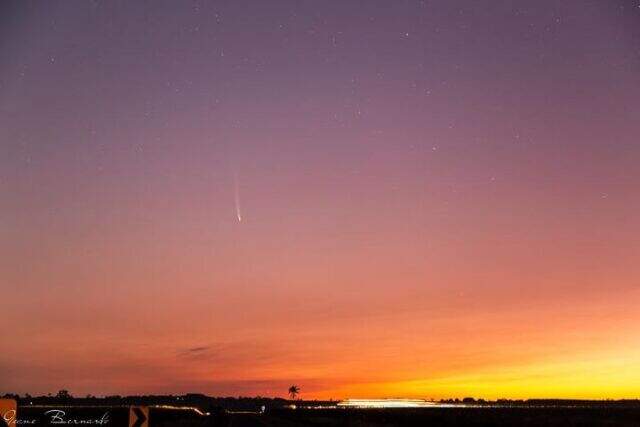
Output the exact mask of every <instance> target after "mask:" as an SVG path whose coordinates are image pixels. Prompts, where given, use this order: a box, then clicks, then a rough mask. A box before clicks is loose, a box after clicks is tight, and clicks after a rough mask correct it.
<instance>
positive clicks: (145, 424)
mask: <svg viewBox="0 0 640 427" xmlns="http://www.w3.org/2000/svg"><path fill="white" fill-rule="evenodd" d="M129 427H149V407H148V406H131V407H130V408H129Z"/></svg>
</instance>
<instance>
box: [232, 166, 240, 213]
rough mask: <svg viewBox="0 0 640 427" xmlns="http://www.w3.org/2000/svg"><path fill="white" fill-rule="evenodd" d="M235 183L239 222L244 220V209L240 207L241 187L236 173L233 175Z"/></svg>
mask: <svg viewBox="0 0 640 427" xmlns="http://www.w3.org/2000/svg"><path fill="white" fill-rule="evenodd" d="M233 185H234V190H235V191H234V193H235V201H236V218H238V222H242V211H241V209H240V188H239V186H238V174H234V176H233Z"/></svg>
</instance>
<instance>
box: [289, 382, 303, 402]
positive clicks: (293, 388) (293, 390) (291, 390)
mask: <svg viewBox="0 0 640 427" xmlns="http://www.w3.org/2000/svg"><path fill="white" fill-rule="evenodd" d="M299 393H300V387H298V386H297V385H295V384H294V385H292V386H291V387H289V396H291V400H295V399H296V396H297V395H298V394H299Z"/></svg>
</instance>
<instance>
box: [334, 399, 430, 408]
mask: <svg viewBox="0 0 640 427" xmlns="http://www.w3.org/2000/svg"><path fill="white" fill-rule="evenodd" d="M434 405H435V404H434V403H433V402H427V401H426V400H423V399H346V400H343V401H341V402H339V403H338V406H339V407H343V408H424V407H427V406H434Z"/></svg>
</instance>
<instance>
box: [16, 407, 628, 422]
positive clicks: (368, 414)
mask: <svg viewBox="0 0 640 427" xmlns="http://www.w3.org/2000/svg"><path fill="white" fill-rule="evenodd" d="M46 409H47V408H37V407H31V408H22V409H21V415H20V416H19V418H20V419H22V420H32V421H33V420H35V422H34V423H31V424H30V425H41V426H44V425H56V424H52V423H51V422H50V420H49V419H48V417H47V416H45V415H44V412H45V410H46ZM63 409H66V412H67V414H66V418H67V419H69V420H73V419H79V420H98V419H100V418H101V417H102V416H103V415H104V413H105V412H108V413H109V415H108V420H109V421H108V423H106V424H96V423H92V424H93V425H106V426H128V408H122V407H121V408H118V407H114V408H104V407H94V408H91V407H84V408H63ZM149 422H150V423H149V426H150V427H165V426H166V427H168V426H172V427H173V426H194V427H197V426H221V427H223V426H224V427H249V426H281V427H297V426H331V427H334V426H335V427H337V426H371V427H383V426H384V427H391V426H475V427H481V426H482V427H484V426H487V427H488V426H491V427H494V426H496V427H500V426H522V427H529V426H530V427H545V426H549V427H551V426H553V427H555V426H558V427H578V426H580V427H583V426H584V427H586V426H629V427H631V426H633V427H640V408H638V407H615V406H611V407H606V406H602V407H577V408H561V407H547V408H545V407H530V408H516V407H503V408H496V407H480V408H462V407H459V408H455V407H454V408H420V409H362V410H358V409H297V410H289V409H273V410H268V411H267V413H265V414H260V413H247V412H245V413H230V412H227V411H217V412H215V413H211V414H210V415H209V416H203V415H199V414H197V413H195V412H192V411H184V410H181V411H176V410H170V409H158V408H152V410H151V413H150V417H149ZM20 424H21V423H18V424H17V425H20ZM22 425H25V424H22ZM58 425H59V424H58Z"/></svg>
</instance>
